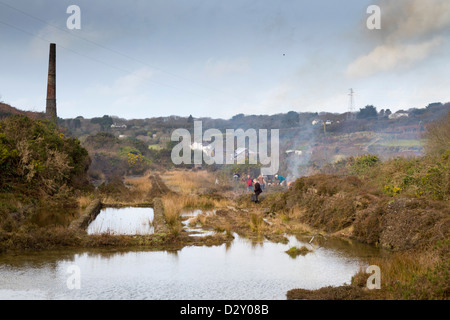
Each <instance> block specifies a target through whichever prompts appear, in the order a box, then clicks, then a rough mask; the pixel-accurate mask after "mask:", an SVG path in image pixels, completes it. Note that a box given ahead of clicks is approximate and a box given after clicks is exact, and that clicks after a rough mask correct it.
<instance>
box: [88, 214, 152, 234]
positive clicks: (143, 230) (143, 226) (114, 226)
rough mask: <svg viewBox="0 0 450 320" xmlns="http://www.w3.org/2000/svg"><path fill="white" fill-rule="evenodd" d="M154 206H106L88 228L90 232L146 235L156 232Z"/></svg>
mask: <svg viewBox="0 0 450 320" xmlns="http://www.w3.org/2000/svg"><path fill="white" fill-rule="evenodd" d="M153 217H154V214H153V208H135V207H127V208H104V209H102V210H101V211H100V213H99V214H98V215H97V217H96V218H95V220H94V221H92V222H91V223H90V224H89V226H88V228H87V233H88V234H102V233H108V234H126V235H133V234H138V235H145V234H152V233H154V227H153Z"/></svg>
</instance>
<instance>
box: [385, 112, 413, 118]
mask: <svg viewBox="0 0 450 320" xmlns="http://www.w3.org/2000/svg"><path fill="white" fill-rule="evenodd" d="M403 117H405V118H407V117H409V114H407V113H406V112H396V113H392V114H390V115H389V119H399V118H403Z"/></svg>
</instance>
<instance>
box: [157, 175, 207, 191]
mask: <svg viewBox="0 0 450 320" xmlns="http://www.w3.org/2000/svg"><path fill="white" fill-rule="evenodd" d="M164 182H165V183H166V185H167V186H168V187H169V188H171V189H173V190H175V191H177V192H179V193H182V194H196V193H198V191H199V190H204V189H212V188H215V187H216V184H215V182H216V178H215V176H214V174H212V173H210V172H207V171H180V170H173V171H170V172H168V173H166V174H165V175H164Z"/></svg>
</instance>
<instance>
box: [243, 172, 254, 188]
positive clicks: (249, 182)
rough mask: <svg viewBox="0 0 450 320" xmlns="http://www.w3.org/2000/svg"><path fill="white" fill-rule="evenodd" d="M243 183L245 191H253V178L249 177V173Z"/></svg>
mask: <svg viewBox="0 0 450 320" xmlns="http://www.w3.org/2000/svg"><path fill="white" fill-rule="evenodd" d="M245 183H246V184H247V192H249V191H252V192H253V180H252V178H250V175H247V180H245Z"/></svg>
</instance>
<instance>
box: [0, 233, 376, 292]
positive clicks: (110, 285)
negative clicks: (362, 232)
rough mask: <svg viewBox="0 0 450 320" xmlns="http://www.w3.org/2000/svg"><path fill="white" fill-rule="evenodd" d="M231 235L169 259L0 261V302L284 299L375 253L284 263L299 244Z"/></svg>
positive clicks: (111, 254) (335, 253)
mask: <svg viewBox="0 0 450 320" xmlns="http://www.w3.org/2000/svg"><path fill="white" fill-rule="evenodd" d="M234 236H235V239H234V240H233V241H232V242H231V243H228V244H223V245H220V246H212V247H206V246H189V247H184V248H183V249H181V250H178V251H174V252H169V251H124V252H119V251H113V250H89V251H86V250H84V251H69V250H65V251H47V252H38V253H29V254H21V255H0V299H164V300H171V299H180V300H184V299H189V300H191V299H213V300H224V299H226V300H228V299H249V300H262V299H286V292H287V291H288V290H290V289H293V288H305V289H318V288H320V287H324V286H330V285H331V286H339V285H342V284H344V283H350V281H351V277H352V276H353V275H354V274H355V273H356V272H357V271H358V270H359V268H360V266H362V265H365V263H364V260H365V258H366V257H369V256H374V255H379V254H380V252H379V251H378V250H377V249H375V248H373V247H370V246H365V245H361V244H355V243H351V242H347V241H341V240H331V239H328V240H327V241H324V242H323V244H322V246H320V247H317V246H316V247H315V250H314V251H313V252H310V253H308V254H306V255H305V256H297V257H296V258H292V257H290V256H289V255H288V254H287V253H286V252H285V251H286V250H288V249H289V248H290V247H292V246H297V247H299V246H302V245H306V246H308V241H307V239H305V240H304V239H302V238H297V237H293V236H291V237H289V243H287V244H282V243H273V242H269V241H261V242H256V243H255V242H252V241H250V240H248V239H245V238H240V237H239V236H238V235H236V234H234ZM74 279H75V280H74ZM72 281H74V282H72ZM77 281H78V282H77ZM74 283H77V284H78V285H79V286H75V287H74V286H73V284H74Z"/></svg>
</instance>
